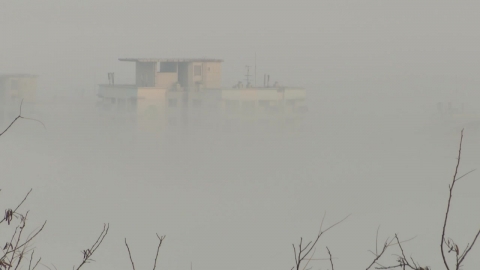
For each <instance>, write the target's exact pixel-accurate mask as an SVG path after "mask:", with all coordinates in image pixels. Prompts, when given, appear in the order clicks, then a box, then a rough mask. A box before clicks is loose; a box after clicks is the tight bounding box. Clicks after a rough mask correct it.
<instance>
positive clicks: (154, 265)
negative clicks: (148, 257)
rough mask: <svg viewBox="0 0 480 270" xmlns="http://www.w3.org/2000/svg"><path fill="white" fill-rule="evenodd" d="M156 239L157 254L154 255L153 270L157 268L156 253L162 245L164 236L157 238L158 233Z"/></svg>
mask: <svg viewBox="0 0 480 270" xmlns="http://www.w3.org/2000/svg"><path fill="white" fill-rule="evenodd" d="M157 238H158V240H159V242H158V248H157V254H156V255H155V263H154V264H153V270H155V268H156V267H157V258H158V252H159V251H160V246H161V245H162V242H163V239H165V235H163V236H158V233H157Z"/></svg>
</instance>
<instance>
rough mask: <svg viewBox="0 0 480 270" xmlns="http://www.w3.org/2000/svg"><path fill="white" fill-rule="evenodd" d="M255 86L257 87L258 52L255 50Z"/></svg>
mask: <svg viewBox="0 0 480 270" xmlns="http://www.w3.org/2000/svg"><path fill="white" fill-rule="evenodd" d="M253 86H255V87H257V53H256V52H255V82H254V83H253Z"/></svg>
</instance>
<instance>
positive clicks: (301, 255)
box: [292, 213, 350, 270]
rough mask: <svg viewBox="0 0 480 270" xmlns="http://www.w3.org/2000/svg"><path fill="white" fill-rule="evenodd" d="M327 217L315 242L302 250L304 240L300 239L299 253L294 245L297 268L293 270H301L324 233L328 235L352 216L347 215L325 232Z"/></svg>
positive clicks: (311, 242)
mask: <svg viewBox="0 0 480 270" xmlns="http://www.w3.org/2000/svg"><path fill="white" fill-rule="evenodd" d="M325 216H326V213H325V214H324V215H323V218H322V222H321V223H320V230H319V232H318V235H317V237H316V238H315V239H314V240H313V241H310V242H308V243H307V245H306V246H304V247H303V248H302V244H303V238H302V237H301V238H300V243H299V245H298V251H297V249H296V248H295V245H293V252H294V257H295V266H294V267H292V269H296V270H300V269H301V264H302V262H303V261H304V260H305V258H306V257H307V256H308V254H310V252H311V251H312V250H313V248H315V246H316V245H317V243H318V240H319V239H320V237H321V236H322V235H323V234H324V233H326V232H327V231H328V230H330V229H331V228H333V227H335V226H337V225H338V224H340V223H342V222H343V221H345V220H346V219H347V218H348V217H349V216H350V215H347V216H346V217H345V218H343V219H341V220H340V221H338V222H336V223H334V224H333V225H331V226H329V227H328V228H326V229H325V230H323V229H322V228H323V222H324V220H325ZM310 260H313V259H309V261H310Z"/></svg>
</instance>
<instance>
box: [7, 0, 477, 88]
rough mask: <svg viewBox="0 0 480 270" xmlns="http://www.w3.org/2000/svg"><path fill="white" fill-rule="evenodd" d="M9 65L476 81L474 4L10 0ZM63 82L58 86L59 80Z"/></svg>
mask: <svg viewBox="0 0 480 270" xmlns="http://www.w3.org/2000/svg"><path fill="white" fill-rule="evenodd" d="M0 5H1V9H0V20H1V21H0V29H1V33H2V42H1V44H0V46H1V47H0V50H1V51H2V61H1V63H0V70H2V71H4V72H13V71H16V72H30V73H34V74H39V75H42V83H43V84H42V86H44V87H47V85H48V88H55V87H63V88H78V87H92V85H93V84H94V83H101V82H105V81H106V73H107V72H111V71H114V72H117V73H118V75H117V76H116V78H117V80H118V81H119V82H122V81H125V82H131V81H133V78H132V75H131V71H132V70H133V65H131V64H129V63H119V62H118V61H117V59H118V58H120V57H214V58H221V59H224V60H225V63H224V76H223V77H224V84H225V85H227V86H230V85H233V83H236V82H237V81H238V80H240V79H243V74H244V66H245V65H247V64H248V65H253V64H254V56H255V52H256V53H257V65H258V71H257V72H258V74H259V75H258V76H263V74H264V73H269V74H270V75H271V76H272V80H278V81H280V82H282V83H284V84H290V85H302V86H312V85H313V86H317V85H324V83H325V82H329V81H346V78H348V80H362V79H363V80H365V79H366V80H377V81H384V80H393V81H394V80H397V79H400V80H401V79H404V78H409V79H412V78H414V79H416V80H419V81H425V80H429V79H436V80H438V85H435V87H437V88H442V85H445V84H448V85H449V86H451V85H456V84H458V82H459V81H462V82H463V83H464V84H466V83H465V82H466V81H471V80H476V79H475V78H474V77H475V76H474V75H475V74H476V70H477V65H478V64H477V63H478V60H479V59H478V57H479V56H478V55H479V54H478V50H479V48H480V46H479V45H480V44H479V42H480V38H479V34H478V31H477V27H476V26H477V25H478V24H479V21H478V20H479V19H478V16H477V10H478V8H479V5H478V4H476V3H475V2H471V1H468V2H467V1H465V2H460V3H456V2H451V1H422V2H418V1H282V2H273V1H250V0H245V1H214V0H209V1H124V2H122V3H119V2H117V1H90V0H87V1H81V2H74V1H42V2H38V1H15V2H11V1H2V2H1V3H0ZM56 90H59V88H57V89H56Z"/></svg>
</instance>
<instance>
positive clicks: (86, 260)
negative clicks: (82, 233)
mask: <svg viewBox="0 0 480 270" xmlns="http://www.w3.org/2000/svg"><path fill="white" fill-rule="evenodd" d="M109 228H110V225H109V224H108V223H107V224H103V230H102V232H101V233H100V236H98V238H97V240H96V241H95V243H93V245H92V247H90V248H89V249H86V250H83V251H82V253H83V260H82V262H81V263H80V265H79V266H78V267H77V269H76V270H79V269H80V268H81V267H82V266H83V265H84V264H86V263H89V262H90V261H93V260H92V259H90V257H92V256H93V254H94V253H95V251H96V250H97V249H98V247H100V245H101V244H102V242H103V239H104V238H105V236H107V233H108V229H109ZM73 269H75V266H74V267H73Z"/></svg>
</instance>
